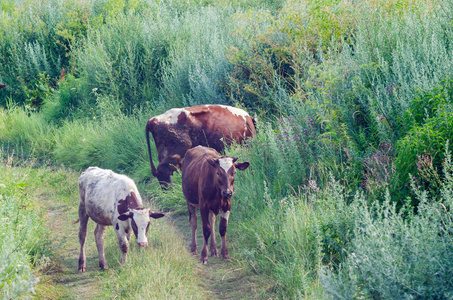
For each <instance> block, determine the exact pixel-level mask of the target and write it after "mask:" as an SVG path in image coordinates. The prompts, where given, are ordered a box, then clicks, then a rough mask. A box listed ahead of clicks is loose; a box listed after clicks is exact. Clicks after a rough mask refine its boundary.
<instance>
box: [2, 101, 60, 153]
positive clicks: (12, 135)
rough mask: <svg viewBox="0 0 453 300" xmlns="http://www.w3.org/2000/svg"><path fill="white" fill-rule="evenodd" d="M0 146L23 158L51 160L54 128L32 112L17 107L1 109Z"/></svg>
mask: <svg viewBox="0 0 453 300" xmlns="http://www.w3.org/2000/svg"><path fill="white" fill-rule="evenodd" d="M0 145H1V148H3V149H8V150H9V151H10V152H15V153H16V154H18V155H21V156H22V158H28V157H30V156H33V157H39V159H40V160H42V161H44V160H46V159H49V158H51V155H50V153H51V151H52V149H53V146H54V128H53V126H51V125H49V124H48V123H47V122H46V121H45V120H44V118H43V117H42V116H41V115H39V114H35V113H33V112H31V111H30V110H27V109H23V108H19V107H16V106H12V107H9V109H7V110H4V109H2V108H0Z"/></svg>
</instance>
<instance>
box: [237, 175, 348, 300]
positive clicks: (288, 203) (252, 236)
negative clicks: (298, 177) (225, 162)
mask: <svg viewBox="0 0 453 300" xmlns="http://www.w3.org/2000/svg"><path fill="white" fill-rule="evenodd" d="M266 185H267V184H266V183H264V187H265V191H264V195H263V197H256V196H255V194H254V193H253V192H250V190H251V188H250V183H246V184H241V185H238V186H237V192H236V193H237V194H236V196H235V198H239V199H241V198H245V199H244V200H243V202H242V205H239V204H238V210H239V211H234V212H235V213H236V212H237V213H239V218H240V219H239V220H238V221H237V224H233V225H231V227H232V228H234V226H239V228H238V229H236V230H237V231H238V232H240V233H241V234H240V235H239V236H238V238H239V239H240V243H241V245H244V246H242V247H241V256H242V258H243V260H244V261H245V262H247V264H249V265H250V266H251V267H252V268H253V269H254V270H255V271H256V272H259V273H265V274H269V276H271V277H272V279H273V281H274V282H275V285H274V286H273V287H272V292H274V293H276V294H277V295H278V297H281V298H301V297H302V298H303V297H310V296H312V297H317V296H318V297H319V296H320V295H319V294H317V291H316V288H314V286H316V285H317V283H316V278H317V272H318V270H319V268H320V266H322V265H329V266H333V267H334V268H336V267H337V266H338V264H339V263H340V262H341V261H342V260H343V259H344V257H343V256H344V255H343V249H344V246H345V245H347V244H348V243H349V242H350V240H351V238H352V230H353V228H354V220H353V219H352V215H351V214H350V209H349V207H348V205H347V202H346V201H347V197H346V194H345V192H344V188H343V187H341V185H339V184H338V183H337V182H335V181H332V182H331V183H330V185H329V187H328V188H327V189H326V190H325V192H323V191H321V190H320V189H319V188H318V187H317V186H315V185H311V186H305V187H304V188H303V190H301V191H300V194H299V195H300V196H291V197H287V198H283V199H280V198H271V196H270V194H269V191H268V190H267V187H266ZM245 186H248V187H249V188H248V189H245ZM241 187H242V189H244V191H242V190H241ZM246 190H247V191H246ZM244 201H245V203H246V204H248V205H244ZM249 202H250V203H249ZM233 210H234V208H233ZM233 230H235V229H233ZM236 230H235V231H236Z"/></svg>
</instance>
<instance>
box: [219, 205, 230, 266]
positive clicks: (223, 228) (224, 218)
mask: <svg viewBox="0 0 453 300" xmlns="http://www.w3.org/2000/svg"><path fill="white" fill-rule="evenodd" d="M229 216H230V211H227V212H221V214H220V224H219V233H220V238H221V240H222V250H221V253H222V258H223V259H229V258H230V255H229V254H228V248H227V245H226V232H227V227H228V217H229Z"/></svg>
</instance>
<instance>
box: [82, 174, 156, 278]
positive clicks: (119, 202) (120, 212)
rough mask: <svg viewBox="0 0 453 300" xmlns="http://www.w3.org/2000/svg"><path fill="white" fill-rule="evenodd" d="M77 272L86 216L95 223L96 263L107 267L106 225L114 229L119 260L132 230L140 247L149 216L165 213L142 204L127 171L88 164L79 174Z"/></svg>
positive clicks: (122, 260) (83, 255) (124, 256)
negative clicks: (121, 173)
mask: <svg viewBox="0 0 453 300" xmlns="http://www.w3.org/2000/svg"><path fill="white" fill-rule="evenodd" d="M79 192H80V202H79V220H80V227H79V242H80V256H79V272H84V271H85V270H86V258H85V242H86V235H87V223H88V220H89V218H91V219H92V220H93V221H94V222H96V223H97V225H96V229H95V230H94V236H95V239H96V246H97V248H98V254H99V266H100V267H101V269H107V261H106V260H105V255H104V236H105V230H106V228H107V226H112V225H113V228H114V229H115V234H116V237H117V238H118V243H119V246H120V249H121V252H122V254H121V259H120V263H121V264H123V263H125V262H126V259H127V250H128V249H129V241H130V238H131V235H132V232H134V235H135V240H136V242H137V244H138V246H140V247H146V246H147V245H148V239H147V237H146V233H147V232H148V228H149V224H150V217H151V218H154V219H158V218H161V217H163V216H164V214H162V213H155V212H152V211H150V210H149V209H148V208H144V207H143V204H142V198H141V197H140V194H139V192H138V189H137V186H136V185H135V183H134V181H133V180H132V179H130V178H129V177H127V176H126V175H120V174H116V173H114V172H113V171H111V170H104V169H100V168H98V167H89V168H88V169H87V170H86V171H85V172H83V173H82V175H80V177H79Z"/></svg>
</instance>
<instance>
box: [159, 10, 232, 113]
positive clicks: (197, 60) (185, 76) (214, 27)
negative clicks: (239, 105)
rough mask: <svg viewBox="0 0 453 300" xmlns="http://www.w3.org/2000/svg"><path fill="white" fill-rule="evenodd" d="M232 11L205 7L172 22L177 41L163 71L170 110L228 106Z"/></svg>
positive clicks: (163, 98) (163, 91)
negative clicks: (227, 50) (228, 54)
mask: <svg viewBox="0 0 453 300" xmlns="http://www.w3.org/2000/svg"><path fill="white" fill-rule="evenodd" d="M230 14H231V13H230V11H229V10H228V9H224V10H222V9H215V8H211V7H208V8H201V9H199V10H198V11H196V12H193V11H188V12H186V13H184V14H182V16H181V17H180V18H175V19H173V20H172V22H174V23H175V24H177V26H175V27H174V28H172V31H173V33H174V42H173V43H172V45H171V47H170V49H169V53H168V59H167V60H166V63H165V66H164V68H163V70H162V89H161V92H160V98H159V99H158V100H159V101H160V102H162V103H166V105H167V106H170V107H181V106H192V105H199V104H216V103H217V104H226V103H227V98H226V95H225V91H224V90H223V86H224V85H225V82H226V79H227V76H228V72H230V70H231V67H232V66H231V65H230V64H229V63H228V61H227V59H226V57H225V55H226V53H225V52H226V50H225V49H226V48H227V47H229V46H230V45H231V44H232V43H233V41H232V37H231V36H230V30H231V29H230V25H229V20H230V19H229V15H230Z"/></svg>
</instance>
